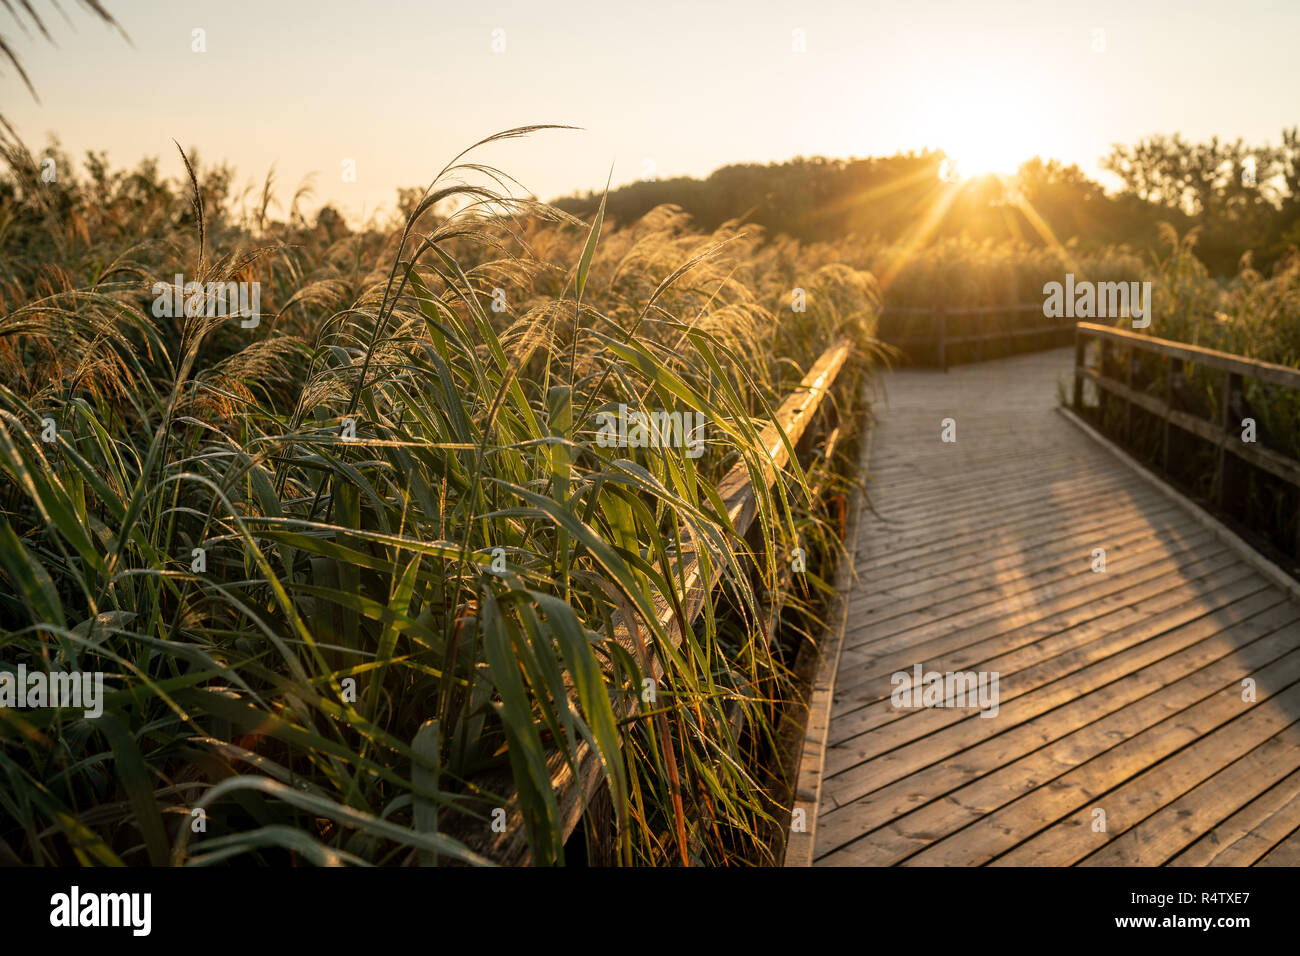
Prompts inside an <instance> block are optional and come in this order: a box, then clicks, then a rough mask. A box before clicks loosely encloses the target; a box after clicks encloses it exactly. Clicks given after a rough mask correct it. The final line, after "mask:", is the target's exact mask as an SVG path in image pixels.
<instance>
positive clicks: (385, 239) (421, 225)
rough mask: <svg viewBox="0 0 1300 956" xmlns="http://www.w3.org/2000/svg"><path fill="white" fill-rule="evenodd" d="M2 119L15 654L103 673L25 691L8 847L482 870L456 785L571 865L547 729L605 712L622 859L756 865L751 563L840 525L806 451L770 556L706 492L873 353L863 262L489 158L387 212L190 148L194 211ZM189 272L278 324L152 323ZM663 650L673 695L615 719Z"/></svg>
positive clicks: (110, 856)
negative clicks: (577, 216)
mask: <svg viewBox="0 0 1300 956" xmlns="http://www.w3.org/2000/svg"><path fill="white" fill-rule="evenodd" d="M534 129H536V128H525V129H518V130H511V131H508V132H506V133H503V134H499V135H498V136H496V137H491V138H489V139H488V140H485V141H484V143H487V142H491V141H494V140H498V139H502V138H513V137H516V136H521V135H523V134H525V133H529V132H532V131H534ZM479 145H482V144H479ZM6 147H7V148H6V156H7V158H8V160H9V165H10V175H9V177H8V179H7V181H6V182H5V184H4V188H3V190H0V243H2V244H3V245H2V246H0V248H3V249H4V250H5V254H4V255H3V256H2V257H0V260H2V261H3V265H2V266H0V538H2V539H3V540H0V634H3V637H0V661H2V662H3V666H4V667H5V668H9V669H12V668H14V667H15V666H16V665H18V664H20V663H21V664H25V665H26V666H27V667H28V668H29V669H33V670H44V671H67V670H78V671H102V672H104V673H105V674H106V683H107V687H108V692H107V695H106V701H105V712H104V715H103V716H102V717H100V718H98V719H96V720H91V719H86V718H84V717H83V716H82V715H81V714H80V712H73V711H68V710H15V709H0V780H2V782H0V859H2V860H3V861H5V862H10V863H18V862H23V863H36V864H45V865H50V864H71V863H78V864H82V865H108V866H115V865H122V864H127V865H137V864H146V863H147V864H153V865H166V864H186V865H211V864H221V863H226V862H230V861H234V860H241V859H242V860H253V861H256V862H261V863H266V864H272V863H283V862H288V861H291V860H298V861H306V862H310V863H316V864H323V865H333V864H357V865H408V864H417V863H418V864H435V863H440V862H469V863H482V862H487V861H485V860H483V859H482V858H481V857H480V856H478V855H477V854H476V853H475V852H474V851H472V850H471V849H470V848H469V847H468V846H467V845H466V841H465V840H464V839H462V838H461V837H462V836H463V830H460V831H457V832H456V833H452V832H450V830H449V827H448V825H447V821H448V819H449V817H450V815H451V813H450V812H451V811H453V810H456V811H458V812H459V817H460V819H461V820H462V821H463V819H464V815H465V814H466V813H470V814H472V815H473V819H476V820H477V821H478V823H477V824H474V825H477V826H481V827H482V828H484V829H485V830H486V829H487V828H489V827H490V826H491V825H492V823H493V818H492V815H491V814H490V808H492V807H493V806H494V805H503V804H504V802H505V801H507V800H517V806H518V808H519V809H520V810H521V811H522V814H523V820H524V824H523V826H524V827H525V830H526V836H527V839H528V842H529V845H530V847H531V851H532V857H533V859H534V860H535V861H536V862H539V863H543V864H545V863H555V862H561V861H563V859H564V846H563V830H564V828H563V826H562V823H561V821H560V819H559V814H558V810H557V803H556V795H555V793H554V792H553V791H552V788H551V783H550V773H549V771H548V768H547V759H548V757H550V756H551V755H554V754H557V753H558V754H560V755H561V756H562V758H563V759H564V760H566V761H569V762H572V761H573V760H574V759H575V754H576V753H577V751H578V748H579V746H580V745H581V744H583V743H585V744H587V745H589V746H590V747H591V748H592V749H593V750H594V751H596V752H597V753H598V754H599V755H600V758H601V773H602V774H603V776H604V778H605V780H606V783H607V786H608V789H609V793H610V794H611V796H612V807H613V815H614V819H615V823H616V827H617V832H618V834H619V842H618V848H617V857H618V859H619V861H620V862H623V863H626V864H637V863H663V862H672V861H677V862H681V861H682V860H683V859H685V860H688V861H691V862H705V863H718V862H725V861H732V860H748V861H750V862H762V861H763V860H764V859H766V858H767V857H766V855H765V854H766V853H767V851H766V849H765V847H764V845H763V843H762V841H761V840H760V839H759V835H760V833H761V832H763V831H764V828H765V827H767V826H769V825H770V823H771V822H772V818H773V812H774V811H773V808H772V805H771V802H770V800H768V799H765V796H764V787H765V784H764V782H763V781H762V780H761V779H760V778H759V775H758V773H757V771H756V770H755V767H754V763H753V760H752V757H753V751H754V750H755V748H756V747H758V746H759V745H760V744H761V742H762V740H763V738H764V737H770V736H771V734H772V733H773V729H774V728H773V719H774V718H773V715H774V709H773V706H772V702H773V698H774V697H777V696H780V695H782V694H785V695H788V694H789V693H790V675H789V673H788V668H786V667H785V665H784V664H783V663H782V662H781V661H780V660H778V659H776V657H774V651H773V649H772V648H770V647H768V646H767V645H766V644H765V643H764V642H763V641H761V640H759V634H760V631H761V628H760V627H759V623H758V622H759V621H760V620H761V619H762V617H763V612H764V611H765V608H764V607H763V600H764V593H765V592H764V589H763V588H762V587H756V586H755V585H754V583H753V582H754V581H755V580H762V579H763V577H762V576H763V575H769V576H770V574H771V571H770V569H771V568H772V567H774V566H775V565H776V564H777V562H776V561H775V560H774V557H773V556H774V555H776V554H778V553H784V552H785V551H787V550H788V549H789V547H790V546H791V543H792V542H793V541H794V540H796V539H797V538H798V537H799V535H801V534H803V535H805V536H806V535H807V534H808V533H809V525H810V523H811V525H812V526H815V528H814V530H815V529H820V531H821V532H828V529H829V524H828V522H827V520H826V519H825V516H824V512H823V511H822V509H820V508H818V507H814V506H813V505H812V503H810V502H809V501H808V500H807V499H808V486H807V484H806V482H805V481H803V480H802V476H801V474H800V473H798V471H797V470H796V471H795V472H794V473H793V474H792V475H790V476H788V479H786V480H783V481H781V482H779V483H778V484H777V485H776V486H775V487H774V488H773V489H772V490H771V491H770V492H769V491H767V490H762V491H761V493H760V494H759V496H758V513H759V519H760V527H761V533H760V535H759V537H758V538H757V540H758V541H759V542H760V544H759V546H758V548H757V549H755V548H752V547H750V545H749V544H747V543H746V542H745V541H743V540H741V539H739V538H738V537H737V536H736V535H735V534H734V529H733V528H731V527H730V522H729V520H728V518H727V517H726V511H725V509H723V508H722V507H721V502H720V500H719V498H718V494H717V491H716V483H717V481H718V479H719V477H720V476H721V475H722V474H723V473H724V472H725V471H726V470H727V469H728V468H730V467H731V466H733V465H735V464H737V463H743V464H745V465H746V466H748V467H749V468H750V469H751V471H753V472H755V473H757V469H759V468H760V462H761V460H762V455H763V453H764V450H763V448H762V447H761V443H760V442H759V441H758V432H759V430H760V429H761V427H762V424H763V423H764V422H765V421H767V420H769V419H770V418H771V417H772V410H773V408H774V406H775V404H776V403H777V402H778V401H779V399H780V397H781V396H782V395H783V394H784V393H785V392H786V391H788V390H789V388H790V387H792V385H793V383H794V382H797V380H798V378H799V376H800V374H801V373H802V370H804V369H805V368H807V366H808V365H809V364H811V362H812V361H813V360H815V358H816V357H817V356H818V355H819V354H820V352H821V351H822V350H823V349H824V348H825V347H826V346H827V345H829V344H830V343H831V342H833V341H835V340H836V339H837V338H839V337H841V336H845V335H848V336H850V337H851V338H852V339H853V340H854V341H855V342H856V343H857V344H858V347H859V351H860V354H861V356H862V357H863V358H871V357H872V356H873V355H875V354H876V353H875V352H874V345H873V339H872V327H873V322H874V316H875V310H876V304H877V298H876V292H875V288H874V282H873V280H872V278H871V277H870V276H869V275H868V274H866V273H864V272H863V271H861V270H859V269H856V268H853V267H849V266H845V265H842V264H836V263H833V262H829V261H827V262H817V263H809V262H801V261H800V260H799V257H797V256H793V257H791V256H787V257H784V258H781V259H780V260H779V261H777V260H774V259H773V258H772V257H771V255H770V254H769V253H764V252H762V251H761V250H759V248H758V241H757V238H756V237H753V236H743V235H742V234H741V232H740V230H739V229H738V228H737V227H736V226H735V225H726V226H724V227H723V228H722V229H720V230H718V232H717V233H715V234H713V235H707V236H706V235H700V234H698V233H696V232H694V231H692V230H691V229H690V228H689V226H688V224H687V222H686V221H685V220H684V218H683V217H682V216H681V214H680V212H678V211H675V210H673V209H671V208H665V209H660V210H656V211H655V212H653V213H651V214H650V215H648V216H646V217H645V218H644V219H643V220H641V221H640V222H639V223H637V224H635V225H633V226H631V227H630V228H627V229H624V230H620V231H618V232H614V233H610V232H607V231H605V230H603V229H602V217H601V215H597V216H596V217H595V219H594V221H593V222H590V223H580V222H577V221H576V220H573V219H572V218H571V217H569V216H567V215H565V214H562V213H560V212H558V211H556V210H553V209H550V208H548V207H546V206H543V205H539V204H536V203H533V202H528V201H522V200H518V199H515V198H512V197H511V196H510V195H509V194H508V193H507V192H505V190H504V187H502V188H501V189H496V188H492V189H489V188H487V187H485V186H480V185H473V184H472V183H473V182H475V181H482V180H483V179H484V178H485V177H486V178H487V179H488V180H489V181H491V180H495V181H496V182H497V183H506V182H509V180H508V179H507V178H506V177H505V176H504V174H501V173H499V172H498V171H496V170H491V169H488V168H486V167H483V166H480V165H478V164H476V163H474V162H473V160H472V158H469V157H467V156H466V154H464V153H463V154H461V156H459V157H457V158H456V160H454V161H453V162H452V163H451V164H449V165H448V166H447V167H446V168H445V169H444V170H443V171H442V172H441V173H440V174H439V176H438V177H437V178H436V180H435V182H434V184H433V185H432V186H431V187H430V188H429V190H427V191H426V192H425V193H424V195H423V197H422V198H421V199H420V201H419V202H418V204H415V205H414V206H413V208H411V209H410V213H409V215H408V217H407V218H406V221H405V222H404V223H403V224H402V225H401V227H400V228H398V229H396V230H394V231H392V232H387V233H385V232H380V231H376V230H364V231H356V232H354V231H351V230H347V229H345V228H342V227H341V226H340V225H339V224H338V223H336V222H318V223H317V224H316V225H315V226H309V225H308V224H307V223H306V222H305V221H302V220H301V218H300V217H299V219H298V220H295V219H294V217H292V216H291V217H290V219H289V221H288V222H285V223H275V222H271V221H270V219H269V218H268V216H267V209H268V207H269V206H270V205H271V204H272V197H273V183H272V181H271V180H270V178H268V182H267V184H266V188H265V190H264V193H263V195H262V196H261V198H260V211H259V210H257V209H254V213H253V215H251V216H249V215H246V216H244V217H242V221H241V217H239V216H238V215H236V214H235V212H234V211H233V209H232V208H231V207H230V205H229V203H228V202H227V201H226V200H225V198H224V197H225V196H226V191H225V189H224V188H223V186H222V182H221V180H220V177H219V176H214V171H213V170H208V171H207V175H206V176H204V175H201V169H196V168H195V166H194V165H193V164H191V163H190V161H189V160H188V159H186V161H185V167H186V170H187V182H186V186H187V187H188V190H189V192H190V197H189V198H188V199H187V200H185V202H184V205H179V196H178V195H177V193H176V191H174V190H169V189H168V188H166V187H165V186H163V185H160V183H159V181H158V180H157V179H156V178H152V179H151V178H150V177H148V176H139V177H132V176H125V175H110V174H108V173H107V172H106V171H104V170H103V169H98V170H92V171H91V176H90V179H89V181H88V182H86V183H83V184H81V185H80V186H77V187H74V186H72V185H68V184H66V183H65V184H64V185H62V186H60V187H59V188H58V189H57V190H52V191H46V192H42V191H41V186H40V184H39V183H40V181H39V178H36V177H33V175H32V173H33V171H34V170H35V169H36V165H37V164H36V160H35V158H34V157H32V156H30V155H29V154H27V153H26V151H25V150H23V149H22V148H21V146H19V145H18V144H16V143H14V142H12V141H10V142H8V143H7V144H6ZM467 152H468V151H467ZM182 156H184V154H182ZM216 172H219V170H218V171H216ZM467 183H469V184H467ZM295 198H300V197H295ZM452 200H454V201H456V202H458V203H459V208H458V209H457V210H456V211H455V212H454V213H452V214H450V215H448V214H447V212H446V205H447V203H448V202H449V201H452ZM255 205H257V203H255ZM176 273H182V274H183V275H184V276H185V278H186V279H187V280H189V279H194V280H197V281H200V282H209V281H213V282H229V281H250V282H251V281H257V282H259V283H260V284H261V299H262V309H263V316H262V319H261V322H260V324H259V325H258V326H257V327H256V328H254V329H247V328H243V327H241V325H240V323H239V321H238V320H237V319H221V320H218V319H210V318H207V317H206V316H202V315H200V316H192V317H188V318H187V317H185V316H180V317H177V318H156V317H155V316H154V315H153V314H152V312H151V308H150V303H151V300H152V295H151V294H150V290H151V289H152V287H153V285H154V283H155V282H171V281H172V277H173V276H174V275H175V274H176ZM796 280H797V281H796ZM792 284H797V285H799V286H801V287H804V288H805V289H806V290H807V296H808V300H807V301H808V309H807V311H806V312H802V313H796V312H793V311H791V309H790V286H791V285H792ZM498 290H500V291H498ZM502 303H504V308H502ZM859 367H863V366H859ZM855 394H856V390H855V387H854V384H853V383H852V382H848V381H846V384H845V387H844V389H843V390H842V391H841V392H840V393H839V395H838V398H839V400H841V401H842V402H843V403H845V406H846V409H845V410H846V411H851V410H852V409H851V406H852V404H853V402H854V396H855ZM619 403H623V404H626V405H628V406H629V407H632V408H646V409H649V408H672V409H679V410H692V411H695V412H697V413H701V414H703V415H704V416H705V417H706V418H707V420H708V422H709V425H708V445H707V453H706V454H705V455H704V456H703V457H701V458H699V459H698V460H697V459H693V458H691V457H689V456H688V455H686V454H684V450H683V449H679V448H654V447H652V448H644V449H629V448H605V447H601V446H600V445H599V444H598V443H597V442H596V441H595V440H594V438H595V424H594V421H595V416H596V415H597V413H599V412H600V411H602V410H607V409H610V408H612V407H616V406H617V405H618V404H619ZM51 419H52V420H53V422H54V423H55V427H56V430H57V437H56V440H54V441H53V442H47V441H44V440H42V433H43V431H44V430H45V428H44V425H45V423H46V421H47V420H51ZM349 426H351V427H354V428H355V440H349V438H348V437H347V436H348V434H350V432H349V430H348V429H349ZM831 536H832V537H833V535H831ZM684 542H690V544H691V546H692V547H694V548H696V549H698V550H699V551H700V552H701V553H702V555H703V556H704V557H705V559H706V560H707V561H709V562H713V563H715V564H717V565H718V566H720V567H721V568H722V570H723V582H724V585H723V588H722V589H721V591H720V592H719V593H718V594H717V595H716V596H710V597H709V599H708V601H707V602H706V605H705V609H704V613H703V614H702V615H701V617H700V619H699V622H698V624H697V626H696V627H695V628H694V629H688V630H687V631H686V632H685V633H684V634H682V635H680V636H681V637H682V638H684V640H682V641H681V644H680V647H678V646H677V644H676V643H675V641H673V640H672V639H671V638H672V637H673V635H669V634H666V633H664V630H663V627H662V625H661V624H660V623H659V621H658V620H657V618H656V616H655V614H654V613H652V610H653V605H654V601H655V599H656V598H661V599H667V600H668V601H670V602H676V601H681V600H682V599H683V588H682V583H681V582H680V581H679V580H677V579H676V578H675V576H674V572H675V569H676V567H677V563H678V561H677V559H678V556H679V555H680V554H682V552H683V547H684ZM196 549H197V550H196ZM763 552H766V554H764V553H763ZM199 554H202V555H203V557H204V560H205V565H200V564H197V563H196V560H197V556H198V555H199ZM756 575H757V576H758V577H756ZM633 622H634V623H635V627H636V629H637V630H638V631H639V633H640V634H641V635H642V636H643V638H644V645H645V646H644V650H643V651H642V652H639V653H638V652H634V651H630V650H629V649H628V648H626V647H624V646H623V645H621V644H619V643H618V642H617V641H616V640H614V635H615V634H616V632H617V630H618V627H619V625H620V624H628V623H633ZM649 654H654V655H657V656H658V658H659V660H660V661H661V662H662V664H663V667H664V668H665V674H664V676H663V678H662V680H661V684H660V691H659V697H658V703H657V705H655V706H651V707H645V708H642V709H640V710H635V709H634V710H632V711H627V710H625V709H623V708H621V707H620V706H619V705H620V703H621V702H622V701H625V700H627V699H629V698H635V697H636V696H637V695H638V694H639V693H640V691H641V688H642V677H643V676H644V674H645V672H646V668H647V660H648V656H647V655H649ZM737 705H738V706H739V707H740V708H742V709H743V711H744V712H745V713H746V714H747V715H748V716H749V718H750V724H749V726H750V728H751V729H750V730H749V731H747V732H746V734H745V735H743V736H742V735H741V734H738V733H737V731H736V729H735V725H734V724H733V723H732V721H731V720H730V719H729V717H730V714H731V712H732V709H733V708H734V707H735V706H737ZM494 771H495V772H505V773H506V774H507V775H508V779H509V780H510V781H511V785H512V788H513V790H514V791H515V792H516V794H517V797H509V795H506V794H492V793H484V792H483V791H482V788H481V787H480V785H479V783H478V781H481V780H483V779H485V775H487V776H488V777H490V776H491V774H492V773H493V772H494ZM200 820H203V821H205V825H204V826H203V827H201V828H200V826H199V821H200ZM462 826H463V822H462ZM470 842H472V841H470ZM737 848H740V849H739V850H738V849H737Z"/></svg>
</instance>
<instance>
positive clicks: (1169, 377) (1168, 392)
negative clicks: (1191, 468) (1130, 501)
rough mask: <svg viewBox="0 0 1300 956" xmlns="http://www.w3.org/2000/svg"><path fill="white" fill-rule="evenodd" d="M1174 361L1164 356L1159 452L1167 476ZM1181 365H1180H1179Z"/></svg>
mask: <svg viewBox="0 0 1300 956" xmlns="http://www.w3.org/2000/svg"><path fill="white" fill-rule="evenodd" d="M1175 361H1176V360H1175V359H1174V358H1173V357H1172V356H1169V355H1166V356H1165V414H1164V415H1163V416H1162V417H1163V418H1164V443H1163V445H1164V447H1163V451H1162V452H1161V458H1160V461H1161V465H1162V467H1163V468H1164V472H1165V474H1166V475H1168V474H1169V439H1170V435H1169V430H1170V427H1171V426H1170V424H1169V416H1170V415H1172V414H1173V411H1174V362H1175ZM1180 364H1181V363H1180Z"/></svg>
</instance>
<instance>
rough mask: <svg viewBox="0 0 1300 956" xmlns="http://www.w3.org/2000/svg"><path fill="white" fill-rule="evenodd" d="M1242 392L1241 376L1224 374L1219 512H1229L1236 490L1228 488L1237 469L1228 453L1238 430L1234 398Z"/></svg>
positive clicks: (1229, 373) (1220, 439) (1234, 373)
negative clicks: (1232, 494)
mask: <svg viewBox="0 0 1300 956" xmlns="http://www.w3.org/2000/svg"><path fill="white" fill-rule="evenodd" d="M1241 391H1242V380H1241V376H1240V375H1238V374H1237V373H1236V372H1226V373H1224V381H1223V435H1222V436H1221V437H1220V438H1219V473H1218V476H1217V477H1218V479H1219V510H1220V511H1227V505H1228V502H1229V501H1231V500H1232V499H1231V497H1230V494H1231V492H1232V491H1234V489H1230V488H1229V487H1228V483H1229V477H1230V476H1234V473H1235V472H1236V468H1235V467H1233V462H1232V461H1231V458H1232V453H1231V452H1229V451H1228V442H1230V441H1232V440H1233V437H1234V433H1235V431H1236V428H1234V427H1233V424H1232V419H1231V417H1230V416H1231V415H1232V404H1233V403H1232V398H1233V396H1234V395H1240V394H1241Z"/></svg>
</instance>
